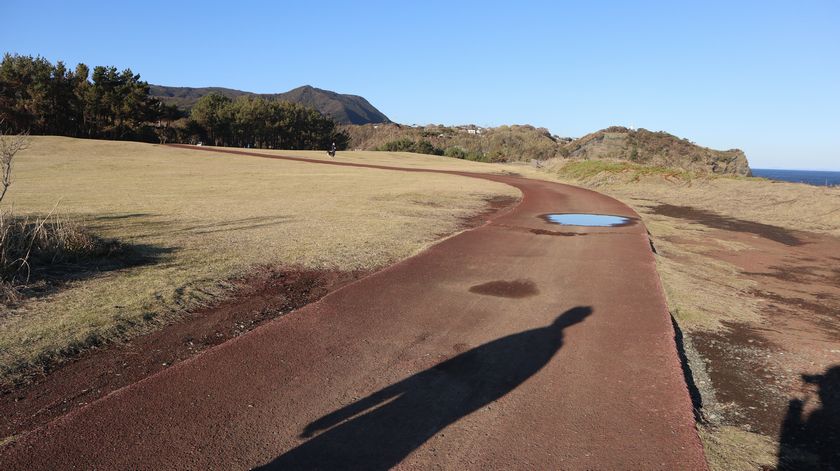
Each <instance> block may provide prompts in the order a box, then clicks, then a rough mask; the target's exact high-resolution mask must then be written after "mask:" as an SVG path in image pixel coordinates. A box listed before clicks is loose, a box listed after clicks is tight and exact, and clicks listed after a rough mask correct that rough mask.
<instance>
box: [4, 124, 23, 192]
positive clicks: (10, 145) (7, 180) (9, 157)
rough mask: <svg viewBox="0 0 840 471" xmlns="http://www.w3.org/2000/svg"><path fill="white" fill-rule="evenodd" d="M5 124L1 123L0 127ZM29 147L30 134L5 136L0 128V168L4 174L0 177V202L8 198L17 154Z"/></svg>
mask: <svg viewBox="0 0 840 471" xmlns="http://www.w3.org/2000/svg"><path fill="white" fill-rule="evenodd" d="M2 125H3V122H2V121H0V126H2ZM27 147H29V134H28V133H23V134H5V133H4V132H3V130H2V128H0V167H2V172H3V174H2V175H0V202H2V201H3V197H4V196H6V191H8V190H9V186H10V185H11V184H12V161H14V159H15V154H17V153H18V152H20V151H22V150H24V149H26V148H27Z"/></svg>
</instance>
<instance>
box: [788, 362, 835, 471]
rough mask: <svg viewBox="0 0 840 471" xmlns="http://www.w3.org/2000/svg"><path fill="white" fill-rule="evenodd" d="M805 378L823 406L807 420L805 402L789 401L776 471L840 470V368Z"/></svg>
mask: <svg viewBox="0 0 840 471" xmlns="http://www.w3.org/2000/svg"><path fill="white" fill-rule="evenodd" d="M802 379H803V380H804V381H805V382H806V383H810V384H815V385H817V387H818V388H819V391H818V392H817V394H818V395H819V399H820V405H821V407H820V408H819V409H816V410H814V411H813V412H811V413H810V414H807V417H806V414H804V408H805V407H804V406H805V403H804V402H803V401H802V400H801V399H793V400H791V401H790V403H789V405H788V412H787V415H786V416H785V420H784V422H783V423H782V429H781V433H780V437H779V463H778V465H777V470H778V471H794V470H797V471H798V470H806V469H808V470H810V469H820V470H826V471H835V470H840V365H835V366H833V367H831V368H829V369H828V370H826V371H825V373H823V374H821V375H802Z"/></svg>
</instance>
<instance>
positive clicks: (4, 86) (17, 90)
mask: <svg viewBox="0 0 840 471" xmlns="http://www.w3.org/2000/svg"><path fill="white" fill-rule="evenodd" d="M174 112H177V110H172V109H169V108H167V107H165V106H163V105H162V104H161V103H160V102H159V101H158V100H156V99H154V98H152V97H150V96H149V85H148V84H147V83H146V82H143V81H141V80H140V76H139V75H136V74H134V73H133V72H131V70H130V69H126V70H123V71H122V72H119V71H117V69H116V67H105V66H97V67H94V68H93V73H92V74H91V73H90V69H89V68H88V66H87V65H85V64H79V65H77V66H76V68H75V69H74V70H70V69H68V68H67V67H66V66H65V65H64V63H63V62H60V61H59V62H57V63H56V64H55V65H53V64H51V63H50V62H49V61H48V60H46V59H44V58H42V57H31V56H19V55H11V54H5V55H4V56H3V61H2V63H0V120H2V121H3V126H4V127H5V128H6V130H7V131H8V132H11V133H22V132H30V133H32V134H57V135H62V136H75V137H100V138H106V139H131V138H137V137H141V136H143V135H146V136H148V135H150V134H151V137H152V138H154V134H153V132H152V126H150V125H149V123H151V122H154V121H156V120H157V119H158V118H159V117H160V116H161V114H163V113H170V114H171V113H174Z"/></svg>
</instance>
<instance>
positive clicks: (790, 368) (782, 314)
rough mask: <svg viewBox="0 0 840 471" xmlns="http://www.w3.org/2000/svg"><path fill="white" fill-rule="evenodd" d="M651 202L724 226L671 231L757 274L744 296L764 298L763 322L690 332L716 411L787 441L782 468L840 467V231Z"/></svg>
mask: <svg viewBox="0 0 840 471" xmlns="http://www.w3.org/2000/svg"><path fill="white" fill-rule="evenodd" d="M651 210H652V212H653V213H654V214H659V215H666V216H669V217H673V218H681V219H684V220H687V221H691V222H695V223H699V224H702V225H705V226H707V227H709V228H712V229H715V230H714V231H711V232H709V233H704V234H705V235H704V237H702V238H700V239H698V238H686V237H681V236H669V237H666V239H668V240H669V241H670V242H671V243H675V244H678V245H679V244H694V245H696V244H700V245H704V246H705V247H706V250H705V251H704V255H706V256H708V257H710V258H711V259H714V260H720V261H724V262H727V263H730V264H732V265H734V266H736V267H738V269H739V270H740V272H741V273H740V276H741V277H743V278H744V279H746V280H751V281H753V282H754V288H752V289H749V290H748V291H746V292H744V293H743V296H744V297H753V298H756V299H758V300H759V301H760V306H761V308H760V310H761V320H760V322H725V323H724V327H725V328H724V329H721V330H719V331H706V332H704V331H699V332H692V333H691V334H689V335H688V337H689V338H690V341H691V344H692V345H693V347H694V348H695V349H696V350H697V352H698V353H699V354H700V356H701V357H702V359H703V361H704V363H705V368H706V370H707V372H708V375H709V378H710V380H711V382H712V389H713V393H712V395H713V397H714V402H715V403H714V404H704V408H705V409H706V414H707V415H711V416H712V417H709V418H710V420H711V421H712V422H713V423H714V424H715V425H731V426H736V427H739V428H741V429H744V430H748V431H752V432H755V433H759V434H761V435H764V436H767V437H770V438H772V439H773V440H775V441H776V442H778V443H779V447H780V450H779V456H780V458H779V463H778V469H837V466H838V465H840V413H838V411H840V398H839V397H838V394H840V375H838V373H837V372H838V371H840V370H838V368H840V268H838V261H839V260H838V257H837V256H836V255H833V254H840V238H837V237H833V236H831V235H826V234H816V233H812V232H806V231H795V230H789V229H785V228H782V227H777V226H771V225H767V224H760V223H755V222H752V221H744V220H740V219H736V218H730V217H725V216H721V215H717V214H715V213H712V212H709V211H703V210H699V209H696V208H691V207H683V206H672V205H659V206H654V207H652V208H651ZM721 241H724V242H725V243H724V244H721V243H720V242H721ZM732 242H735V243H736V245H735V247H737V248H731V247H732V245H731V243H732ZM832 466H834V467H832Z"/></svg>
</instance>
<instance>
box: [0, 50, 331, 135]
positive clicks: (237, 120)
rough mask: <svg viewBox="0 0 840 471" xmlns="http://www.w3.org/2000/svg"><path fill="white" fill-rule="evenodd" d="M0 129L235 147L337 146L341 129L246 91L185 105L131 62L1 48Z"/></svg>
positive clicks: (300, 109) (294, 105) (215, 95)
mask: <svg viewBox="0 0 840 471" xmlns="http://www.w3.org/2000/svg"><path fill="white" fill-rule="evenodd" d="M0 131H3V132H6V133H13V134H16V133H30V134H52V135H60V136H71V137H87V138H101V139H119V140H137V141H146V142H161V143H167V142H182V143H198V142H205V143H209V144H215V145H227V146H240V147H272V148H278V147H282V148H286V149H326V148H328V147H329V145H330V144H331V143H332V142H335V143H336V145H337V146H338V147H339V148H344V146H345V145H346V142H347V137H346V134H345V133H343V132H340V131H339V130H337V129H336V123H335V121H334V120H333V119H332V118H330V117H329V116H324V115H323V114H322V113H320V112H318V111H317V110H315V109H314V108H312V107H308V106H305V105H302V104H298V103H290V102H287V101H282V100H279V99H276V98H265V97H257V96H250V95H243V96H239V97H237V98H236V99H231V98H229V97H226V96H223V95H221V94H218V93H210V94H208V95H205V96H203V97H202V98H200V99H199V100H198V101H197V102H196V103H195V105H194V106H193V107H192V109H191V111H190V112H189V113H186V112H184V111H182V110H179V109H178V107H177V106H176V105H174V104H166V103H163V102H162V101H160V100H159V99H158V98H155V97H154V96H152V95H151V94H150V86H149V84H148V83H146V82H145V81H143V80H141V79H140V75H139V74H135V73H134V72H132V71H131V69H125V70H122V71H118V70H117V68H116V67H111V66H96V67H94V68H93V72H92V73H91V70H90V68H89V67H88V66H87V65H85V64H78V65H76V67H75V68H73V69H72V70H71V69H70V68H68V67H67V66H66V65H65V64H64V63H63V62H61V61H59V62H57V63H56V64H52V63H50V62H49V61H48V60H46V59H44V58H42V57H32V56H20V55H12V54H5V55H4V56H3V61H2V63H0Z"/></svg>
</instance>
